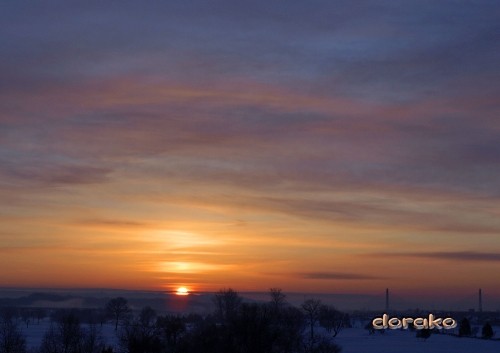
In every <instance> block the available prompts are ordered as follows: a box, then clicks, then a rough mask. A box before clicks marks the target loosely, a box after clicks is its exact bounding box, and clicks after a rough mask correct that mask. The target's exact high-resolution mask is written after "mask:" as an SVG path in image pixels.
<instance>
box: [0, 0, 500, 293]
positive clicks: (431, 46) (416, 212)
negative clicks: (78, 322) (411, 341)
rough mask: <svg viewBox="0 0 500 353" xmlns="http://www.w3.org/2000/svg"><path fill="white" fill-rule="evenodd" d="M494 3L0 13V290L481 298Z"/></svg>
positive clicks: (491, 239)
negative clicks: (280, 292) (229, 290)
mask: <svg viewBox="0 0 500 353" xmlns="http://www.w3.org/2000/svg"><path fill="white" fill-rule="evenodd" d="M499 19H500V4H499V3H498V1H426V0H422V1H420V0H419V1H416V0H415V1H407V0H403V1H307V2H304V1H272V2H270V1H261V0H257V1H251V2H250V1H247V2H241V1H233V0H231V1H229V0H226V1H217V0H215V1H209V2H208V1H168V2H167V1H148V2H139V1H129V0H126V1H120V2H101V1H85V2H75V3H70V2H67V1H44V2H38V1H15V2H14V1H4V2H2V3H1V4H0V33H1V36H0V55H1V58H2V59H1V60H0V77H1V80H0V199H1V203H0V254H1V255H0V286H2V287H46V288H50V287H57V288H65V287H78V288H124V289H147V290H171V289H175V288H177V287H179V286H185V287H187V288H189V289H190V290H196V291H215V290H218V289H219V288H226V287H232V288H235V289H237V290H240V291H265V290H267V289H268V288H270V287H280V288H283V290H284V291H285V292H286V291H294V292H297V291H299V292H318V293H358V294H363V293H364V294H371V293H383V292H384V291H385V288H391V291H393V292H395V293H399V294H400V295H403V296H404V295H407V296H413V297H426V296H427V297H433V296H436V297H437V296H440V297H443V296H455V297H460V296H464V295H468V294H470V293H476V292H477V289H478V288H483V292H484V293H485V294H486V293H488V294H489V295H500V283H499V282H498V273H499V272H500V237H499V235H500V202H499V201H500V118H499V116H500V115H499V113H500V109H499V102H500V99H499V92H500V90H499V88H500V69H499V66H498V62H500V50H499V46H498V42H499V37H500V24H499V23H500V21H499Z"/></svg>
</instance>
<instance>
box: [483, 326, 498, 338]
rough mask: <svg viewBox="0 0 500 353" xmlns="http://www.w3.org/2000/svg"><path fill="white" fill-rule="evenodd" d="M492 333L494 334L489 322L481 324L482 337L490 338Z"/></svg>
mask: <svg viewBox="0 0 500 353" xmlns="http://www.w3.org/2000/svg"><path fill="white" fill-rule="evenodd" d="M494 335H495V333H494V332H493V328H492V327H491V325H490V323H489V322H487V323H485V324H484V326H483V330H482V336H483V338H485V339H490V338H492V337H493V336H494Z"/></svg>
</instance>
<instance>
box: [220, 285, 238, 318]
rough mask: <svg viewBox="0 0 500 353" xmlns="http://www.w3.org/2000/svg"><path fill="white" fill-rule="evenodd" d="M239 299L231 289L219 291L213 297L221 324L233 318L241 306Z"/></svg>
mask: <svg viewBox="0 0 500 353" xmlns="http://www.w3.org/2000/svg"><path fill="white" fill-rule="evenodd" d="M241 301H242V300H241V297H240V296H239V295H238V293H237V292H236V291H234V290H233V289H231V288H229V289H221V290H220V291H219V292H218V293H217V294H215V296H214V303H215V307H216V310H217V315H218V316H219V318H220V319H221V320H222V321H223V322H227V321H228V320H229V319H230V318H231V317H233V316H234V315H235V314H236V312H237V310H238V308H239V306H240V305H241Z"/></svg>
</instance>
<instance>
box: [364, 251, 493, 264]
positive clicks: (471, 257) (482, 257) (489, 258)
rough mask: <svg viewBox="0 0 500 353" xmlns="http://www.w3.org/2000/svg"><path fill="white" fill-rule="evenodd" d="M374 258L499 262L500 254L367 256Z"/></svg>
mask: <svg viewBox="0 0 500 353" xmlns="http://www.w3.org/2000/svg"><path fill="white" fill-rule="evenodd" d="M367 255H368V256H374V257H384V258H393V257H396V258H397V257H403V258H404V257H409V258H412V257H416V258H427V259H436V260H445V261H465V262H469V261H470V262H500V253H488V252H475V251H450V252H439V251H438V252H425V253H424V252H401V253H374V254H367Z"/></svg>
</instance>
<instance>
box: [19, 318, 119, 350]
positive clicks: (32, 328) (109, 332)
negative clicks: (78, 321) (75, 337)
mask: <svg viewBox="0 0 500 353" xmlns="http://www.w3.org/2000/svg"><path fill="white" fill-rule="evenodd" d="M19 327H20V328H21V329H22V331H23V333H24V335H25V336H26V344H27V346H28V348H38V347H40V344H41V343H42V339H43V335H44V334H45V332H47V330H48V329H49V328H50V319H48V318H46V319H44V320H42V321H40V323H39V324H38V323H34V324H31V325H29V327H26V325H22V324H21V325H20V326H19ZM98 327H100V326H98ZM82 328H86V325H82ZM101 335H102V337H103V339H104V342H106V345H109V346H116V345H117V343H118V342H117V339H116V335H115V326H114V325H113V324H109V323H107V324H104V325H103V326H102V329H101Z"/></svg>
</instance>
